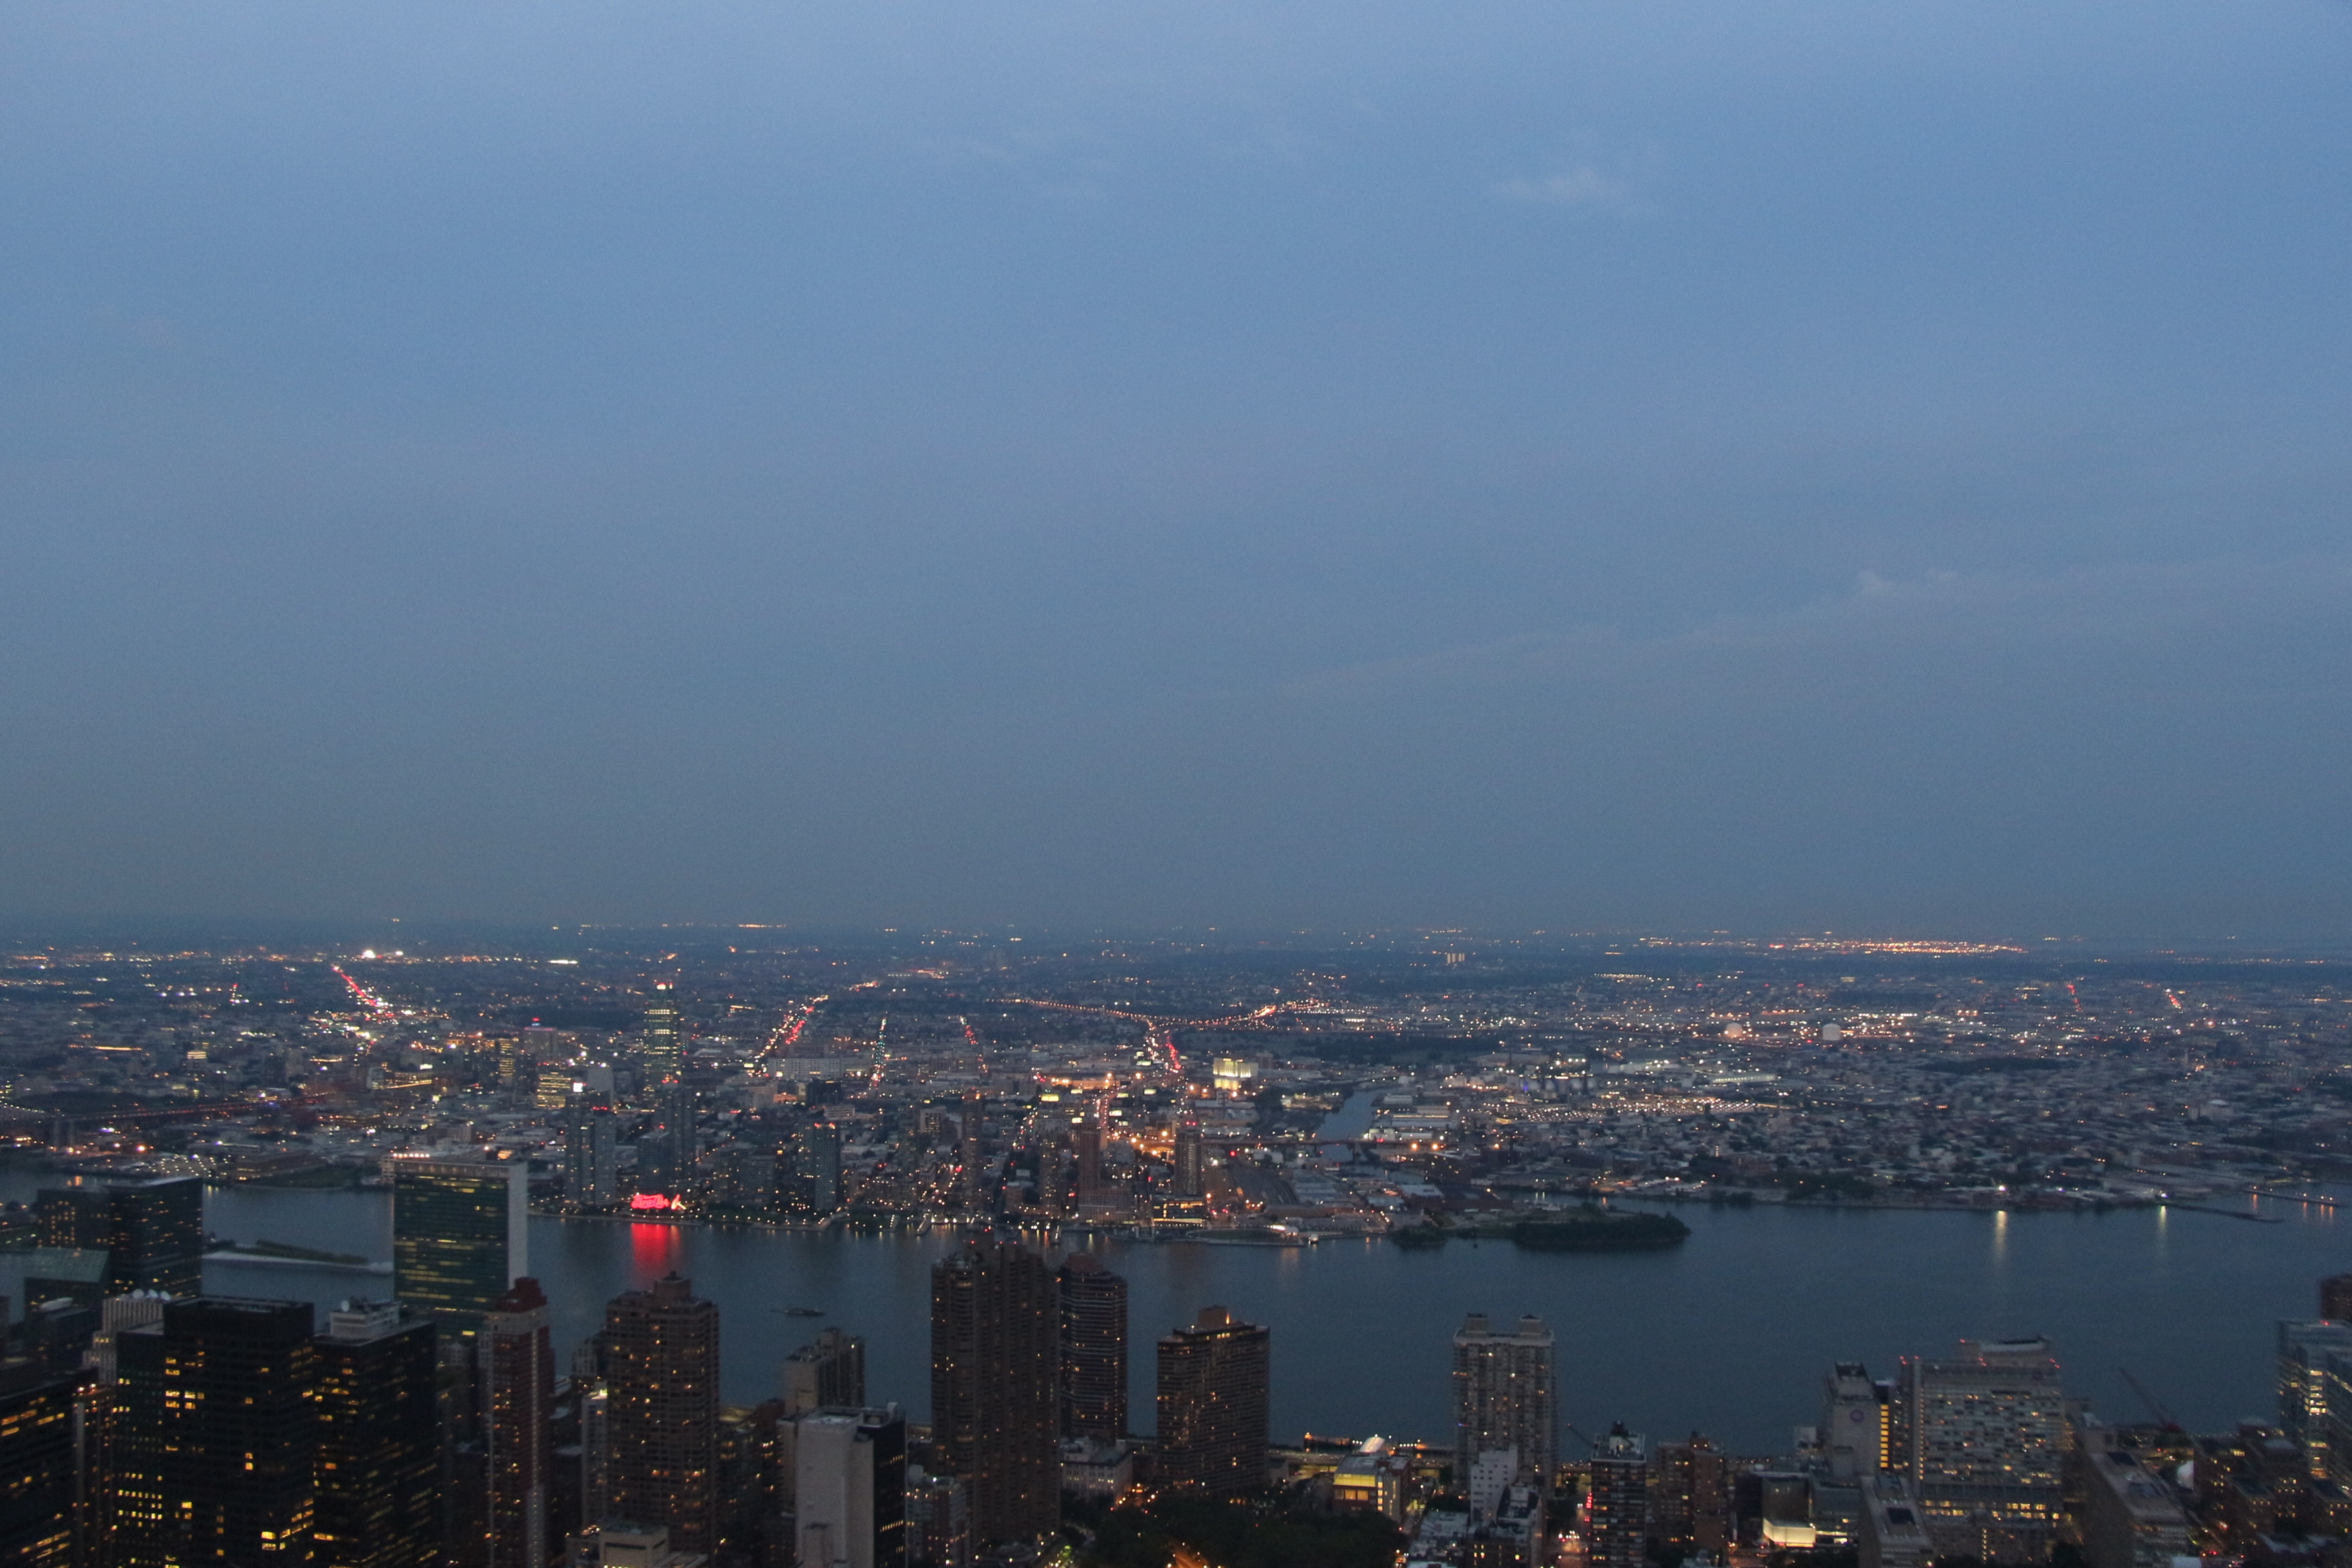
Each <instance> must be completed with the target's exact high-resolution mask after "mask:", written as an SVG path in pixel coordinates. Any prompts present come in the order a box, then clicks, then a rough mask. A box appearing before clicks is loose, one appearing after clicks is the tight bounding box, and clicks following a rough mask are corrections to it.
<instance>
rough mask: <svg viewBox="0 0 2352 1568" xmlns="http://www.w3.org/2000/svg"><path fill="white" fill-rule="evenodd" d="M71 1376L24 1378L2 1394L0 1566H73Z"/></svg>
mask: <svg viewBox="0 0 2352 1568" xmlns="http://www.w3.org/2000/svg"><path fill="white" fill-rule="evenodd" d="M76 1392H77V1384H76V1381H75V1380H74V1379H72V1378H69V1377H68V1378H40V1379H35V1378H29V1377H28V1378H26V1380H25V1381H23V1382H22V1383H20V1384H16V1385H14V1386H9V1387H6V1388H5V1391H0V1562H5V1563H17V1564H21V1565H22V1568H70V1565H71V1564H72V1563H73V1562H74V1497H75V1453H74V1402H75V1394H76Z"/></svg>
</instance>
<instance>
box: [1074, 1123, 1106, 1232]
mask: <svg viewBox="0 0 2352 1568" xmlns="http://www.w3.org/2000/svg"><path fill="white" fill-rule="evenodd" d="M1070 1143H1071V1146H1072V1149H1073V1151H1074V1153H1073V1158H1074V1159H1075V1161H1076V1164H1077V1176H1078V1183H1077V1186H1078V1190H1077V1205H1078V1217H1079V1218H1081V1219H1100V1218H1101V1217H1102V1216H1103V1214H1104V1212H1105V1211H1106V1210H1108V1208H1109V1207H1110V1181H1109V1175H1108V1173H1107V1172H1106V1171H1105V1170H1104V1169H1103V1135H1102V1128H1101V1127H1100V1126H1098V1125H1097V1124H1096V1123H1095V1122H1092V1121H1084V1122H1080V1123H1079V1124H1078V1126H1077V1127H1076V1128H1075V1129H1074V1130H1072V1131H1071V1133H1070Z"/></svg>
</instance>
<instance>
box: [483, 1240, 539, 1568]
mask: <svg viewBox="0 0 2352 1568" xmlns="http://www.w3.org/2000/svg"><path fill="white" fill-rule="evenodd" d="M547 1321H548V1307H547V1293H546V1292H545V1291H543V1290H541V1289H540V1287H539V1281H538V1280H536V1279H529V1278H525V1279H518V1280H516V1281H515V1282H514V1284H513V1286H512V1287H511V1288H509V1289H508V1291H507V1293H506V1294H505V1295H503V1296H501V1297H499V1300H498V1302H497V1303H496V1305H494V1306H493V1307H492V1308H491V1309H490V1310H489V1312H488V1315H486V1316H485V1317H484V1318H483V1320H482V1329H481V1337H480V1339H479V1341H478V1352H477V1353H478V1355H479V1356H480V1358H481V1384H482V1404H483V1409H482V1438H483V1444H482V1446H483V1458H484V1461H485V1471H486V1478H487V1483H488V1484H487V1487H486V1495H487V1497H488V1506H487V1508H486V1509H485V1514H486V1516H487V1519H488V1536H489V1553H488V1563H489V1568H545V1564H546V1563H547V1556H548V1551H547V1517H548V1514H547V1509H548V1494H549V1490H550V1488H551V1478H550V1476H549V1473H548V1466H549V1456H548V1421H549V1417H550V1416H551V1415H552V1413H553V1407H554V1403H555V1352H554V1348H553V1347H552V1346H551V1344H550V1343H549V1342H548V1331H547Z"/></svg>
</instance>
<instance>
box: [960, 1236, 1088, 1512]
mask: <svg viewBox="0 0 2352 1568" xmlns="http://www.w3.org/2000/svg"><path fill="white" fill-rule="evenodd" d="M1059 1321H1060V1305H1059V1300H1058V1293H1057V1291H1056V1289H1055V1279H1054V1275H1053V1271H1052V1270H1050V1269H1048V1268H1046V1267H1045V1259H1044V1258H1039V1257H1038V1256H1037V1255H1036V1254H1035V1253H1033V1252H1031V1251H1029V1250H1028V1249H1027V1248H1026V1247H1020V1246H1017V1245H1013V1244H1012V1243H1006V1242H999V1241H996V1240H994V1239H985V1240H981V1241H975V1242H972V1243H971V1244H970V1245H968V1246H966V1247H963V1248H961V1250H959V1251H957V1252H955V1253H953V1254H951V1255H950V1256H949V1257H947V1258H942V1259H940V1261H939V1262H938V1263H937V1264H935V1265H933V1266H932V1268H931V1447H932V1454H933V1458H934V1461H935V1463H936V1464H937V1467H938V1468H939V1469H940V1471H941V1472H943V1473H945V1474H948V1475H951V1476H954V1477H957V1478H958V1479H961V1480H962V1481H963V1483H964V1487H965V1491H966V1496H967V1500H968V1502H969V1506H970V1516H969V1517H970V1519H971V1535H972V1540H973V1542H974V1543H975V1544H976V1545H978V1546H982V1547H992V1546H995V1545H998V1544H1001V1543H1003V1542H1021V1541H1035V1540H1038V1539H1041V1538H1043V1537H1045V1536H1047V1535H1050V1534H1052V1533H1053V1532H1054V1531H1055V1530H1057V1529H1059V1528H1060V1526H1061V1519H1062V1481H1061V1439H1060V1428H1061V1399H1060V1395H1059V1390H1058V1387H1057V1385H1058V1384H1059V1382H1060V1375H1059V1374H1060V1371H1061V1366H1060V1362H1061V1357H1060V1352H1059V1344H1058V1340H1059V1335H1058V1333H1057V1329H1058V1327H1059Z"/></svg>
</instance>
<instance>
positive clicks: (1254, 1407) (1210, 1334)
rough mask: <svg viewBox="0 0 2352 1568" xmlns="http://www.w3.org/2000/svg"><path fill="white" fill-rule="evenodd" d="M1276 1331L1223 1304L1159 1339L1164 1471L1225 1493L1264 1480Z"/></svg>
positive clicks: (1180, 1481) (1177, 1481) (1184, 1482)
mask: <svg viewBox="0 0 2352 1568" xmlns="http://www.w3.org/2000/svg"><path fill="white" fill-rule="evenodd" d="M1272 1340H1273V1335H1272V1333H1271V1332H1270V1331H1268V1330H1266V1329H1265V1328H1264V1327H1263V1326H1261V1325H1258V1324H1255V1323H1244V1322H1243V1321H1241V1320H1240V1319H1238V1318H1236V1317H1234V1315H1233V1313H1231V1312H1229V1311H1227V1310H1225V1309H1224V1308H1223V1307H1203V1308H1202V1309H1201V1312H1200V1315H1199V1316H1198V1317H1197V1318H1195V1319H1194V1320H1193V1321H1192V1323H1191V1324H1190V1325H1189V1326H1187V1327H1184V1328H1180V1329H1178V1330H1176V1331H1174V1332H1172V1333H1171V1334H1169V1335H1168V1336H1167V1337H1166V1338H1165V1339H1163V1340H1161V1341H1160V1384H1159V1387H1160V1478H1161V1479H1162V1480H1164V1481H1166V1482H1167V1483H1168V1484H1169V1485H1171V1486H1176V1487H1188V1488H1198V1489H1202V1490H1206V1491H1209V1492H1213V1493H1215V1494H1217V1495H1219V1496H1231V1495H1233V1494H1235V1493H1240V1492H1250V1491H1255V1490H1257V1489H1259V1488H1260V1487H1263V1486H1265V1470H1266V1456H1267V1451H1268V1448H1269V1446H1270V1445H1269V1431H1268V1405H1269V1392H1270V1381H1271V1373H1272V1367H1271V1355H1270V1349H1271V1344H1272Z"/></svg>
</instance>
